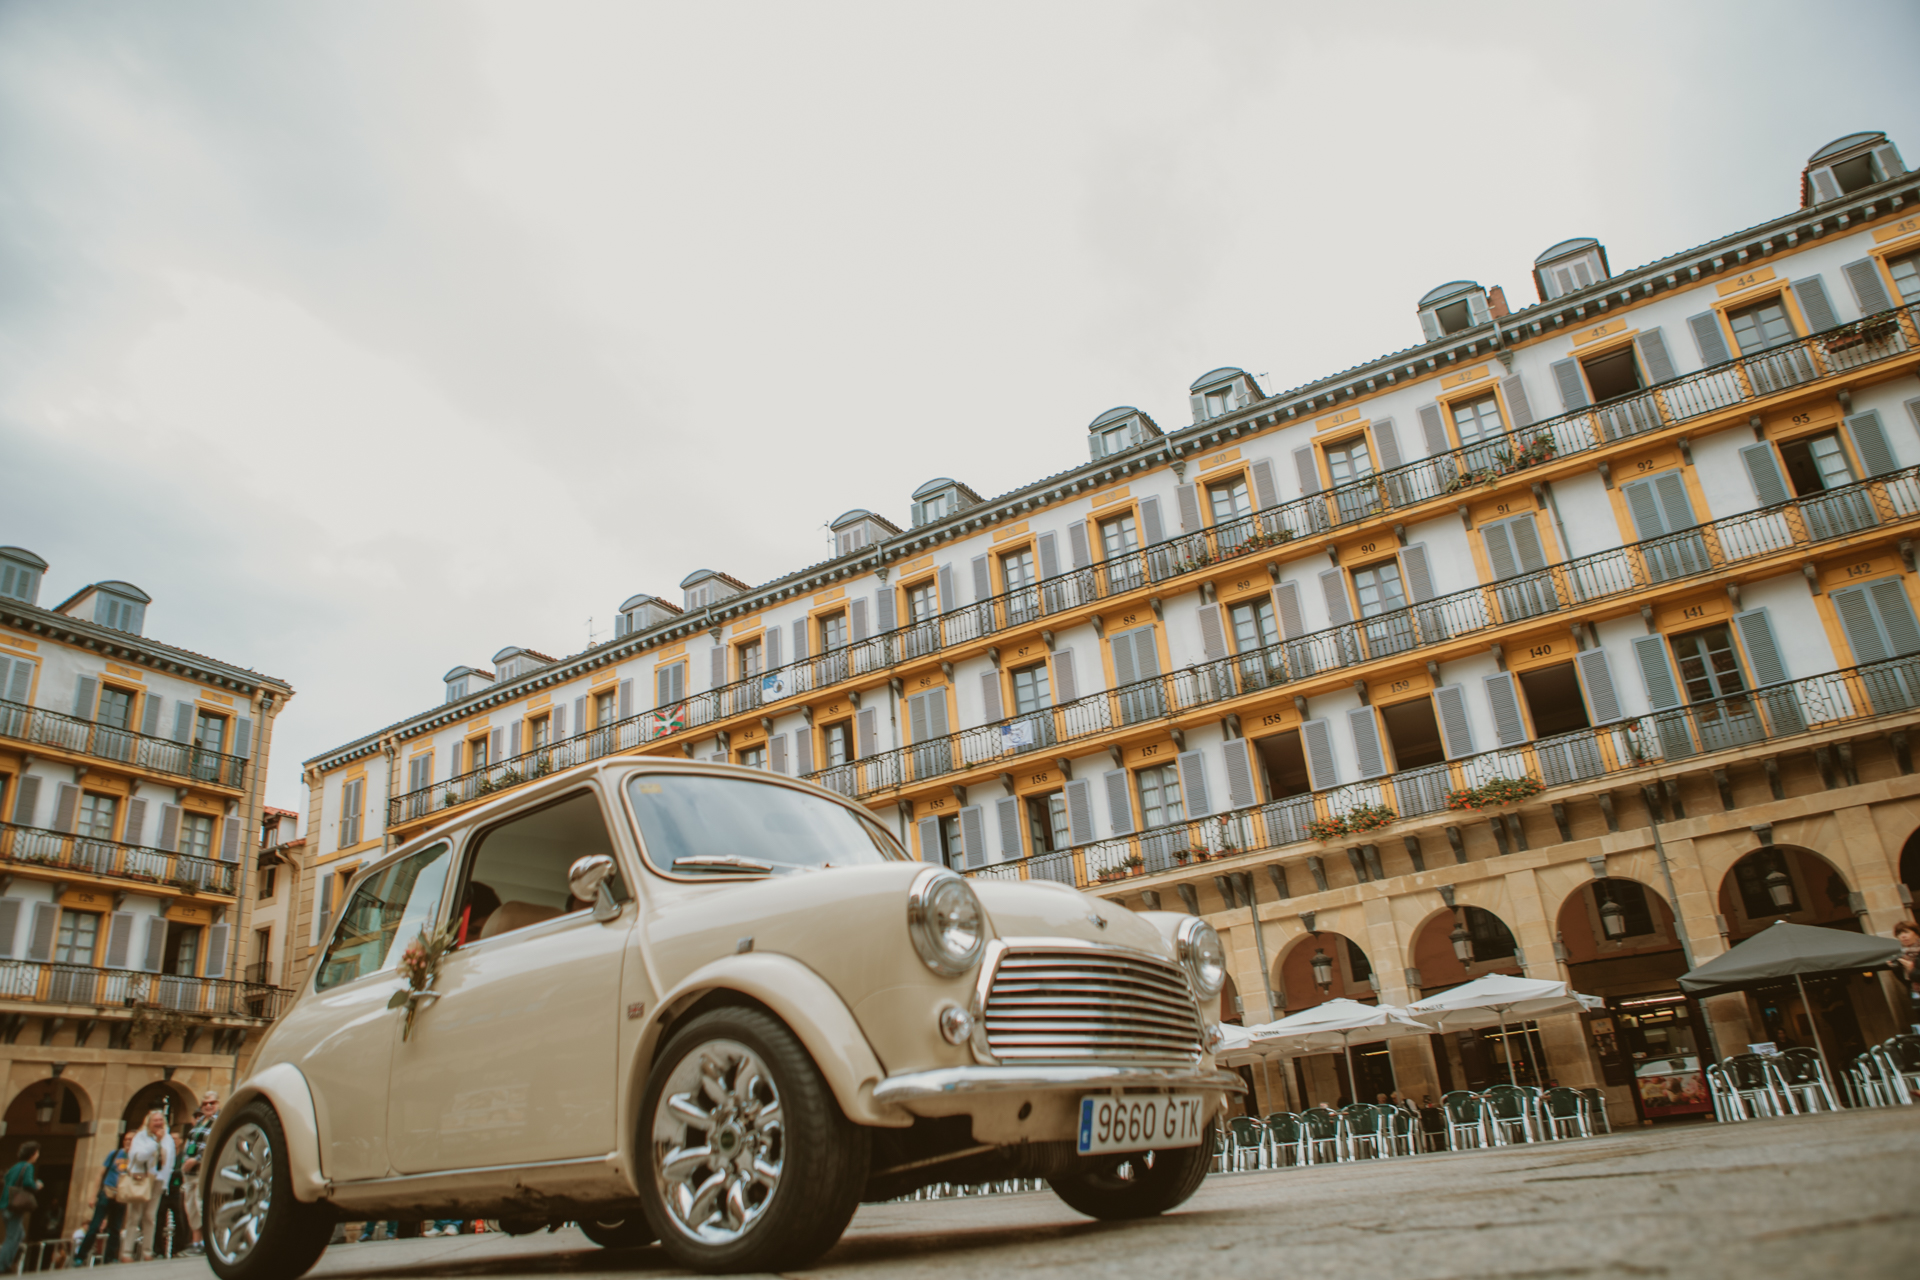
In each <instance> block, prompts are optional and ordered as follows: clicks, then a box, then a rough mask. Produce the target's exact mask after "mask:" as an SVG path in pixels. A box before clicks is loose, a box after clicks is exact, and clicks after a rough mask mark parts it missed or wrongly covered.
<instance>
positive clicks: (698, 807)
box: [627, 774, 907, 875]
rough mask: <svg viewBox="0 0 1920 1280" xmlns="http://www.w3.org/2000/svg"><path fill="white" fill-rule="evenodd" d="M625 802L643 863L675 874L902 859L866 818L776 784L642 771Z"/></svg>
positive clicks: (746, 871)
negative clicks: (641, 846)
mask: <svg viewBox="0 0 1920 1280" xmlns="http://www.w3.org/2000/svg"><path fill="white" fill-rule="evenodd" d="M627 797H628V799H629V800H630V801H631V802H632V804H633V815H634V818H635V819H636V820H637V821H638V822H639V824H640V839H641V841H642V842H643V844H644V845H645V848H646V855H647V861H648V862H650V863H652V864H653V866H654V868H655V869H656V870H659V871H664V872H669V873H671V874H674V875H742V874H746V875H752V874H760V875H764V874H769V873H773V872H787V871H799V870H809V869H821V868H825V867H847V866H856V865H861V864H866V863H875V862H890V861H902V860H905V858H906V856H907V855H906V854H905V853H904V852H903V851H902V850H901V848H900V846H899V845H898V844H897V843H895V841H894V839H893V837H892V836H890V835H888V834H887V832H886V830H885V828H883V827H881V826H880V824H879V823H877V822H875V821H873V820H872V819H870V818H867V817H865V816H864V815H862V814H860V813H858V812H856V811H854V810H853V809H850V808H848V807H847V806H846V805H843V804H839V803H836V802H835V801H832V800H829V799H827V798H826V797H824V796H816V795H809V794H808V793H806V792H804V791H799V790H796V789H794V788H792V787H783V786H780V785H779V784H777V783H766V782H757V781H754V780H752V779H750V778H719V777H708V776H702V775H699V774H640V775H639V776H637V777H634V778H632V779H630V780H629V781H628V783H627Z"/></svg>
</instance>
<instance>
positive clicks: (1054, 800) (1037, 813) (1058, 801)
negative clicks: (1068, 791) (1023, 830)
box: [1027, 791, 1073, 853]
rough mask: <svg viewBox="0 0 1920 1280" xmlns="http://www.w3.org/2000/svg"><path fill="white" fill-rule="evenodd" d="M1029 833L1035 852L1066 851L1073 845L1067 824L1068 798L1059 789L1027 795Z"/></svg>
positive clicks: (1070, 831) (1070, 829) (1070, 830)
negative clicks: (1037, 794)
mask: <svg viewBox="0 0 1920 1280" xmlns="http://www.w3.org/2000/svg"><path fill="white" fill-rule="evenodd" d="M1027 834H1028V835H1029V836H1030V837H1031V838H1032V840H1033V851H1034V852H1035V853H1065V852H1066V851H1067V850H1068V849H1070V848H1072V847H1073V834H1072V828H1070V827H1069V826H1068V825H1067V798H1066V795H1065V793H1063V792H1059V791H1053V792H1049V793H1048V794H1046V795H1043V796H1028V797H1027Z"/></svg>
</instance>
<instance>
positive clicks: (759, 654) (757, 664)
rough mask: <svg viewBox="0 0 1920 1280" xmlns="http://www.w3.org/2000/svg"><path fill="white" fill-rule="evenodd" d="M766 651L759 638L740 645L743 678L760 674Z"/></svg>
mask: <svg viewBox="0 0 1920 1280" xmlns="http://www.w3.org/2000/svg"><path fill="white" fill-rule="evenodd" d="M764 653H765V651H764V650H763V649H762V648H761V645H760V641H758V640H755V641H752V642H751V643H748V644H743V645H741V646H740V678H741V679H742V680H751V679H752V678H753V677H755V676H757V675H759V674H760V672H761V663H762V659H763V657H764Z"/></svg>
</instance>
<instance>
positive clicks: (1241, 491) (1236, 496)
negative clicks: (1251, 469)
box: [1207, 476, 1253, 524]
mask: <svg viewBox="0 0 1920 1280" xmlns="http://www.w3.org/2000/svg"><path fill="white" fill-rule="evenodd" d="M1207 505H1208V507H1209V508H1210V509H1211V510H1212V512H1213V522H1214V523H1215V524H1227V523H1229V522H1230V521H1234V520H1238V519H1239V518H1240V517H1242V516H1246V515H1252V514H1253V501H1252V499H1250V498H1249V497H1248V496H1247V480H1246V477H1245V476H1235V477H1234V478H1233V479H1231V480H1228V481H1225V482H1224V483H1221V484H1210V485H1208V486H1207Z"/></svg>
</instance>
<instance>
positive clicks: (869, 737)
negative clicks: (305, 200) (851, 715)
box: [854, 707, 880, 760]
mask: <svg viewBox="0 0 1920 1280" xmlns="http://www.w3.org/2000/svg"><path fill="white" fill-rule="evenodd" d="M854 736H855V737H856V738H858V739H859V742H858V743H857V744H856V746H857V747H858V749H859V752H860V758H861V759H863V760H864V759H866V758H867V757H868V756H871V755H878V754H879V753H880V720H879V713H878V712H877V711H875V710H874V709H873V708H872V707H862V708H861V710H860V714H859V715H858V716H857V717H855V719H854Z"/></svg>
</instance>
